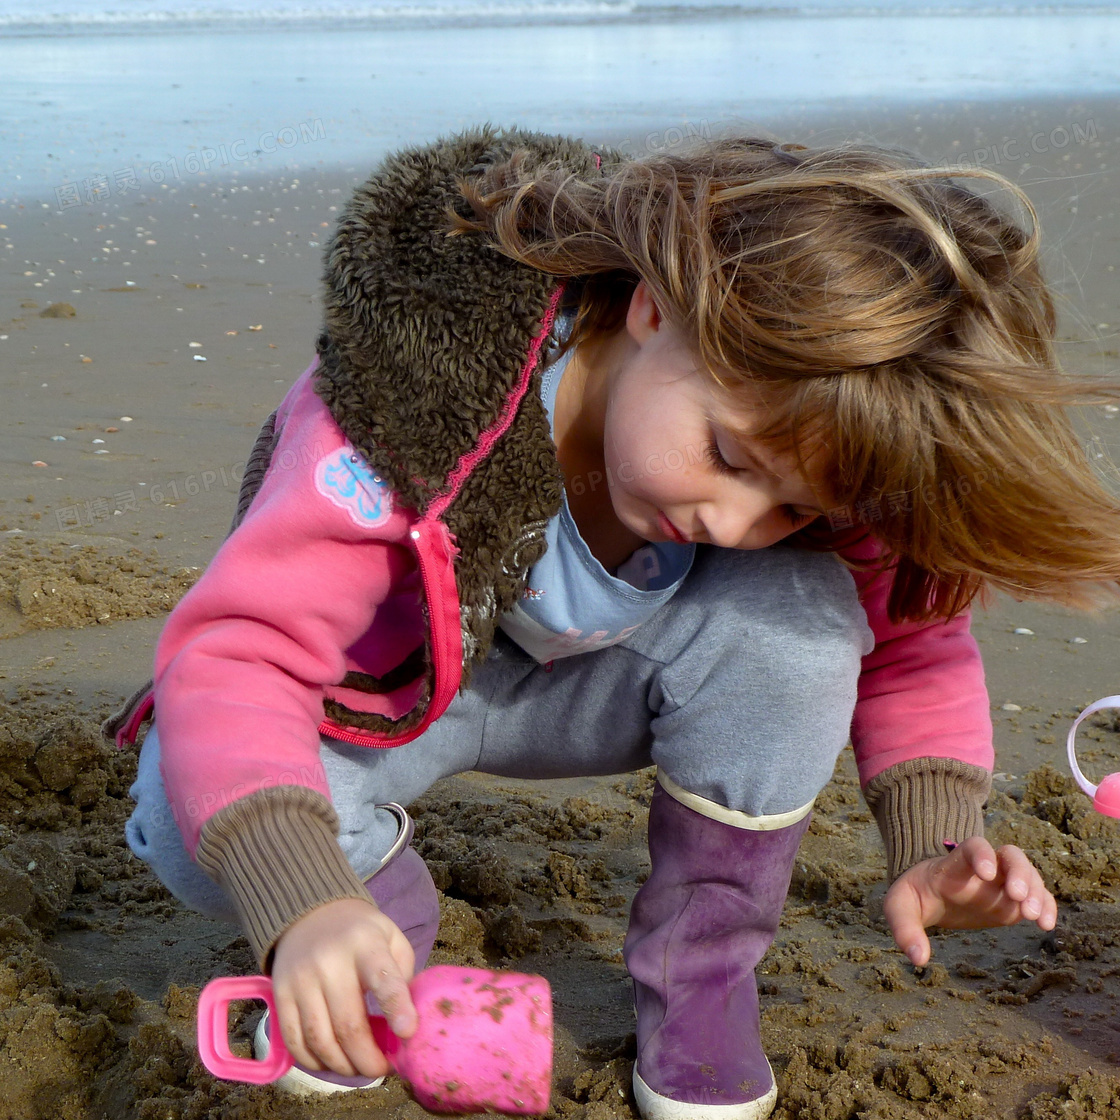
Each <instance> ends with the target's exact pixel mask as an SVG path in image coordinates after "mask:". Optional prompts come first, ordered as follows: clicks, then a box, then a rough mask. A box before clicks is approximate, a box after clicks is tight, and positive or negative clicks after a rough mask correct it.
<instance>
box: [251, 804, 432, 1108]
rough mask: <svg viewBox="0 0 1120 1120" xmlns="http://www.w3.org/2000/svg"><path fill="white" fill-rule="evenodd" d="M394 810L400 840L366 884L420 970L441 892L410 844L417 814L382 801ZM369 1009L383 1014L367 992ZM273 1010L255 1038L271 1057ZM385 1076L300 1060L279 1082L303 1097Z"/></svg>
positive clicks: (371, 1083)
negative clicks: (413, 815)
mask: <svg viewBox="0 0 1120 1120" xmlns="http://www.w3.org/2000/svg"><path fill="white" fill-rule="evenodd" d="M378 807H379V808H381V809H388V810H390V812H392V813H393V814H394V815H395V816H396V817H397V820H398V821H399V823H400V828H399V830H398V832H397V839H396V842H395V843H394V844H393V846H392V848H390V849H389V851H388V852H387V853H386V854H385V858H384V860H383V861H382V864H381V866H380V867H379V868H378V869H377V870H376V871H375V872H374V873H373V874H372V875H370V876H369V878H367V879H365V880H364V883H365V888H366V890H368V891H369V893H370V896H371V897H372V899H373V901H374V902H376V903H377V905H378V908H379V909H380V910H381V912H382V913H383V914H384V915H385V916H386V917H388V918H390V919H392V921H393V923H394V924H395V925H396V926H397V928H398V929H399V930H400V931H401V933H403V934H404V935H405V937H407V938H408V942H409V944H410V945H411V946H412V951H413V953H414V954H415V955H416V965H415V971H416V972H419V971H420V969H422V968H423V967H424V965H425V964H427V962H428V955H429V954H430V953H431V951H432V945H433V944H435V940H436V933H437V932H438V930H439V895H438V894H437V893H436V885H435V883H433V882H432V876H431V873H430V872H429V871H428V866H427V864H426V863H425V862H424V860H423V859H422V858H421V857H420V853H419V852H417V851H416V850H415V849H414V848H410V847H409V844H410V843H411V841H412V834H413V833H414V832H415V831H416V826H415V825H414V824H413V823H412V818H411V817H410V816H409V815H408V813H407V812H406V811H405V810H404V809H403V808H402V807H401V806H400V805H397V804H392V803H390V804H387V805H381V806H378ZM366 1008H367V1010H368V1011H369V1013H370V1014H371V1015H376V1014H378V1013H379V1009H378V1006H377V1001H376V1000H375V999H374V998H373V996H372V995H370V994H369V993H368V992H367V993H366ZM268 1049H269V1042H268V1012H267V1011H266V1012H265V1013H264V1015H262V1016H261V1021H260V1022H259V1023H258V1024H257V1030H256V1034H255V1035H254V1037H253V1053H254V1054H255V1055H256V1057H257V1058H258V1059H261V1060H263V1059H264V1058H266V1057H268ZM384 1080H385V1079H384V1078H383V1077H377V1078H374V1079H372V1080H371V1079H370V1078H368V1077H361V1076H358V1077H346V1076H344V1075H343V1074H341V1073H331V1072H330V1071H329V1070H309V1069H305V1068H304V1067H303V1066H301V1065H300V1064H299V1063H298V1062H297V1063H296V1064H295V1065H294V1066H292V1068H291V1069H290V1070H288V1072H287V1073H286V1074H284V1076H283V1077H281V1078H280V1079H279V1080H278V1081H275V1082H273V1084H274V1085H275V1086H276V1087H277V1088H278V1089H283V1090H285V1091H286V1092H289V1093H296V1094H299V1095H300V1096H316V1095H318V1094H319V1093H347V1092H350V1091H351V1090H353V1089H373V1088H376V1087H377V1086H378V1085H380V1084H381V1082H382V1081H384Z"/></svg>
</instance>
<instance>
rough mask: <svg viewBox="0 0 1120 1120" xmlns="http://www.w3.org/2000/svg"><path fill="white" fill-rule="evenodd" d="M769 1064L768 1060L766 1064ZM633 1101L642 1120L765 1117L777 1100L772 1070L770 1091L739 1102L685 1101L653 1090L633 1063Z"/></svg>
mask: <svg viewBox="0 0 1120 1120" xmlns="http://www.w3.org/2000/svg"><path fill="white" fill-rule="evenodd" d="M767 1065H769V1063H767ZM633 1084H634V1100H635V1101H636V1102H637V1105H638V1112H639V1113H641V1115H642V1117H643V1120H765V1118H766V1117H767V1116H769V1115H770V1113H771V1112H773V1111H774V1105H775V1104H776V1103H777V1101H778V1086H777V1085H776V1084H775V1083H774V1071H773V1070H771V1071H770V1092H769V1093H767V1094H766V1095H765V1096H762V1097H758V1098H757V1099H756V1100H753V1101H744V1102H743V1103H742V1104H688V1103H687V1102H685V1101H675V1100H673V1099H672V1098H671V1097H663V1096H661V1094H660V1093H655V1092H654V1091H653V1090H652V1089H651V1088H650V1087H649V1086H648V1085H647V1084H646V1083H645V1082H644V1081H643V1080H642V1079H641V1077H640V1076H639V1075H638V1063H637V1062H635V1063H634V1081H633Z"/></svg>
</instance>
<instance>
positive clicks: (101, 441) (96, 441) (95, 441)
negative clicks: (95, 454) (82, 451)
mask: <svg viewBox="0 0 1120 1120" xmlns="http://www.w3.org/2000/svg"><path fill="white" fill-rule="evenodd" d="M93 442H94V443H104V442H105V441H104V440H103V439H95V440H94V441H93Z"/></svg>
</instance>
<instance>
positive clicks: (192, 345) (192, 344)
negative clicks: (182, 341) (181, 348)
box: [187, 342, 202, 350]
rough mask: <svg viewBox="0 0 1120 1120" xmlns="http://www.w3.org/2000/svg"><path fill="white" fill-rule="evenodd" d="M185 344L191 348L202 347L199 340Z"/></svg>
mask: <svg viewBox="0 0 1120 1120" xmlns="http://www.w3.org/2000/svg"><path fill="white" fill-rule="evenodd" d="M187 345H188V346H189V347H190V348H191V349H192V350H201V349H202V343H201V342H188V343H187Z"/></svg>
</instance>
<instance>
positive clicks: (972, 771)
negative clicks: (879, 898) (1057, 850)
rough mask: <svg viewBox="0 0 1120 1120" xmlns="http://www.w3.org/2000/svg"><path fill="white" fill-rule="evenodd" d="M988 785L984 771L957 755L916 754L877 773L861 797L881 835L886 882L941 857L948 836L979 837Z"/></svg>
mask: <svg viewBox="0 0 1120 1120" xmlns="http://www.w3.org/2000/svg"><path fill="white" fill-rule="evenodd" d="M991 788H992V775H991V773H990V772H989V771H988V770H985V769H984V767H982V766H972V765H971V764H969V763H967V762H959V761H957V759H955V758H914V759H910V760H908V761H906V762H900V763H898V764H897V765H896V766H892V767H890V769H889V770H884V771H883V772H882V773H881V774H876V775H875V777H874V778H872V779H871V781H870V782H868V783H867V785H866V786H865V787H864V790H863V796H864V797H865V798H866V800H867V806H868V808H869V809H870V810H871V812H872V813H873V814H874V815H875V820H876V823H877V824H878V825H879V831H880V832H881V833H882V834H883V844H884V846H885V847H886V849H887V875H888V877H889V879H890V881H891V882H892V883H893V882H894V880H895V879H897V878H898V877H899V875H901V874H902V873H903V872H904V871H905V870H907V868H910V867H913V866H914V864H916V863H921V861H922V860H924V859H932V858H933V857H934V856H943V855H944V854H945V844H944V841H946V840H952V841H955V842H956V843H958V844H959V843H960V842H961V841H963V840H967V839H968V838H969V837H970V836H983V835H984V802H985V801H987V799H988V793H989V792H990V790H991Z"/></svg>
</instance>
